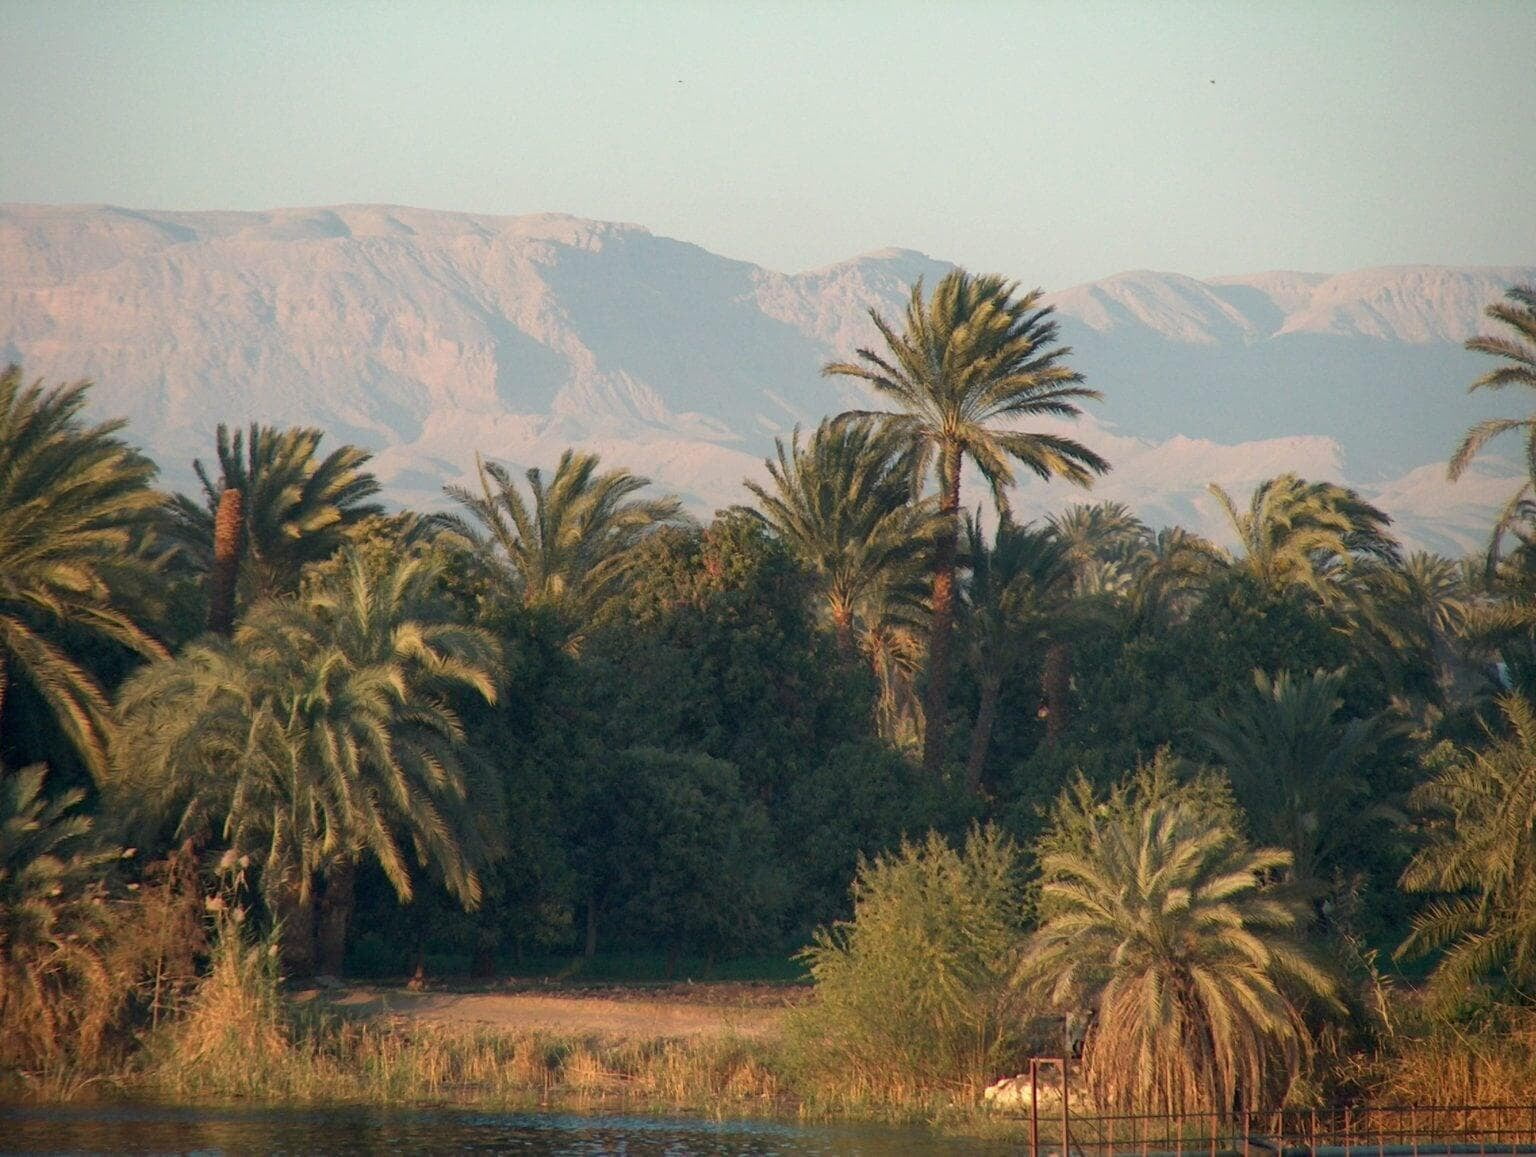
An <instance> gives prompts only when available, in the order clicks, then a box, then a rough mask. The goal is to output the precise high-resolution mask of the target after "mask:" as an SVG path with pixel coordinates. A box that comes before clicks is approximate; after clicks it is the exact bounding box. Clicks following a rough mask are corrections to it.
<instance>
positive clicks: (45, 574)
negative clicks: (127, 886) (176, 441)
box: [0, 365, 165, 777]
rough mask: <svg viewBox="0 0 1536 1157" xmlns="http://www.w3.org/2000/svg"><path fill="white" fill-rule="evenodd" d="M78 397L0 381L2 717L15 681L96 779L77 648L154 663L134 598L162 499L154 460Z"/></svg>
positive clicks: (102, 763)
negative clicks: (111, 647)
mask: <svg viewBox="0 0 1536 1157" xmlns="http://www.w3.org/2000/svg"><path fill="white" fill-rule="evenodd" d="M88 389H89V383H88V382H76V383H74V384H73V385H67V386H55V387H53V388H51V389H46V388H44V386H43V385H42V383H41V382H34V383H33V384H31V385H30V386H29V385H25V384H24V383H23V380H22V376H21V369H20V367H18V366H14V365H13V366H10V367H8V368H7V369H6V370H4V371H3V372H0V719H3V718H4V714H3V713H4V708H5V703H6V692H7V691H8V690H9V689H10V687H11V685H12V683H20V682H25V683H26V684H27V685H28V686H29V688H30V690H31V691H32V692H33V693H35V695H36V697H37V698H38V699H39V700H41V702H42V703H43V704H44V705H45V706H46V708H47V711H48V712H49V713H50V715H51V719H52V722H53V724H54V725H55V726H56V727H57V728H58V730H59V731H60V732H62V734H63V735H64V737H65V738H66V740H67V741H68V743H69V745H70V747H71V748H72V749H73V751H74V752H75V753H77V754H78V757H79V758H80V760H81V761H82V762H83V763H84V765H85V767H86V769H87V770H88V771H89V772H90V773H91V774H92V775H93V776H96V777H100V776H102V775H103V774H104V773H105V771H106V749H107V740H108V732H109V729H110V716H111V712H110V709H109V706H108V703H107V700H106V696H105V694H104V693H103V690H102V687H101V684H100V682H99V681H98V679H97V677H96V675H95V674H93V673H92V671H91V670H90V668H89V661H88V660H87V659H85V658H84V657H83V656H82V655H81V654H80V653H79V647H80V646H81V644H82V642H85V641H107V642H110V643H114V644H117V645H120V646H122V647H125V648H127V649H128V650H130V651H133V652H137V653H138V654H140V655H143V656H146V657H149V658H158V657H163V656H164V654H165V652H164V650H163V648H162V647H161V645H160V644H159V643H158V642H157V641H156V640H155V639H154V638H153V637H152V636H151V635H150V634H149V632H148V631H147V630H146V629H145V626H144V619H145V618H146V617H147V616H146V613H145V612H146V609H147V608H146V607H145V606H144V605H143V603H142V602H141V601H140V600H138V599H136V598H134V594H135V593H136V592H143V591H144V590H145V589H146V588H147V587H148V585H149V583H150V581H151V580H152V578H153V574H154V572H155V570H156V563H155V562H154V560H152V559H151V558H150V557H149V556H148V555H147V554H146V553H145V552H144V551H143V550H141V549H139V547H140V546H141V545H142V540H143V537H144V535H145V533H146V531H147V529H148V528H149V527H150V526H151V524H152V522H153V520H154V518H155V516H156V515H157V513H158V510H159V507H160V503H161V501H162V498H161V496H160V495H159V494H158V493H156V492H155V491H154V490H151V489H150V482H151V481H152V480H153V478H154V475H155V467H154V465H153V463H151V462H150V461H149V460H148V459H147V458H145V457H143V456H142V455H141V454H139V453H138V452H137V451H136V450H134V449H132V448H131V447H129V446H127V445H125V444H124V443H123V442H121V441H120V440H119V439H118V438H117V437H116V434H117V431H118V430H120V429H121V428H122V425H123V424H122V423H121V422H105V423H102V424H100V425H95V426H88V425H86V424H85V423H84V422H83V421H82V420H81V417H80V412H81V410H82V408H83V407H84V405H85V399H86V391H87V390H88ZM13 723H14V720H13ZM4 730H6V729H5V728H3V727H0V731H4ZM11 730H12V733H13V734H14V730H15V729H14V728H12V729H11Z"/></svg>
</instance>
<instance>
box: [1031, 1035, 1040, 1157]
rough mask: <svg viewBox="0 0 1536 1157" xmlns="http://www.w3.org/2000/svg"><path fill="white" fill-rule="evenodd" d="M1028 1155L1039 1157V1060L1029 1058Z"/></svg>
mask: <svg viewBox="0 0 1536 1157" xmlns="http://www.w3.org/2000/svg"><path fill="white" fill-rule="evenodd" d="M1029 1157H1040V1062H1039V1061H1038V1060H1036V1059H1035V1058H1034V1057H1030V1058H1029Z"/></svg>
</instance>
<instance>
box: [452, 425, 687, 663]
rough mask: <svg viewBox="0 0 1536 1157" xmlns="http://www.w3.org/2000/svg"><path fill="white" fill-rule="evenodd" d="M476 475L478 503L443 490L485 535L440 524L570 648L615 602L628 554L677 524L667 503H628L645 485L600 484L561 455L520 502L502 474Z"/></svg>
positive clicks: (594, 468)
mask: <svg viewBox="0 0 1536 1157" xmlns="http://www.w3.org/2000/svg"><path fill="white" fill-rule="evenodd" d="M476 465H477V468H478V471H479V479H480V492H479V493H478V494H476V493H474V492H473V491H470V490H467V489H465V488H464V487H462V486H446V487H444V488H443V489H444V492H445V493H446V494H447V495H448V496H449V497H450V498H452V499H454V500H455V501H456V502H458V503H459V504H460V505H461V506H463V507H464V509H465V510H467V511H468V512H469V514H470V516H471V517H472V518H473V519H474V520H475V522H477V523H478V524H479V526H480V528H481V530H482V531H483V532H484V534H483V535H482V534H481V533H480V532H477V531H476V530H474V529H473V528H472V527H471V526H470V525H469V524H468V523H466V522H465V521H464V520H463V519H462V518H459V517H457V516H451V517H449V518H448V519H447V520H446V521H447V522H448V524H449V525H451V526H453V527H454V528H455V529H457V530H458V531H459V532H460V533H462V534H463V535H464V536H465V537H466V538H468V539H469V540H470V541H471V542H472V543H473V544H474V545H475V546H476V547H477V548H479V549H480V550H481V551H482V552H484V553H486V554H488V555H489V556H491V557H494V558H495V559H497V560H498V562H499V564H500V568H501V574H502V577H503V581H504V582H505V584H506V587H507V589H508V590H509V591H510V592H512V593H513V595H514V596H515V597H516V598H517V599H518V601H520V602H522V603H523V604H524V606H526V607H529V608H531V609H547V610H549V611H552V612H554V613H555V614H556V615H558V616H559V618H560V619H561V620H562V621H563V622H564V623H565V625H566V629H567V631H568V645H570V646H572V647H575V646H578V645H579V643H580V641H581V639H582V637H583V636H584V634H585V632H586V631H587V630H589V629H590V626H591V622H592V620H593V619H594V618H595V617H596V616H597V615H598V614H599V613H600V612H601V611H602V610H603V608H604V607H605V606H606V604H607V603H608V602H609V601H610V600H611V599H613V598H614V597H615V595H617V594H618V593H619V591H620V589H621V588H622V586H623V584H624V582H625V580H626V577H627V575H628V573H629V569H630V566H631V564H632V563H633V561H634V558H635V548H636V547H637V546H638V545H639V544H640V543H641V542H642V541H643V540H644V539H645V537H646V536H647V535H648V534H650V533H651V531H653V530H655V529H656V528H657V527H659V526H664V525H668V524H677V523H680V522H681V521H683V516H682V506H681V504H680V503H679V502H678V500H677V499H676V498H670V497H669V498H655V499H643V500H642V499H637V498H633V497H631V496H632V495H634V494H635V493H636V492H638V491H640V490H643V489H645V487H647V486H648V485H650V480H649V479H647V478H641V477H638V476H637V475H634V474H631V473H630V472H629V471H628V470H624V469H617V470H609V471H606V472H604V473H601V474H600V473H598V457H597V455H596V454H586V453H580V452H578V451H575V450H567V451H566V452H565V453H563V454H562V455H561V456H560V462H559V464H558V465H557V466H556V467H555V473H554V476H553V477H552V478H550V479H549V481H548V483H547V484H546V483H545V480H544V475H543V473H542V471H540V470H539V468H538V467H534V468H532V469H531V470H529V471H528V472H527V474H526V478H527V482H528V497H526V498H525V497H524V496H523V494H522V492H521V491H520V490H519V489H518V487H517V484H516V483H515V482H514V481H513V479H512V476H511V474H509V473H508V472H507V470H506V468H505V467H503V466H500V465H498V464H497V463H495V462H485V461H481V460H479V459H477V460H476Z"/></svg>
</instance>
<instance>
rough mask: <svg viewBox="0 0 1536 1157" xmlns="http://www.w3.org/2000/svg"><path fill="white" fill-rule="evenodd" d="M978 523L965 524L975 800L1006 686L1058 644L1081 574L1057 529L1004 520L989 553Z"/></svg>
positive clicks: (969, 771)
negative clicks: (1037, 650) (1028, 655)
mask: <svg viewBox="0 0 1536 1157" xmlns="http://www.w3.org/2000/svg"><path fill="white" fill-rule="evenodd" d="M979 521H980V520H979V519H967V520H966V528H965V529H966V551H965V560H966V563H967V565H968V567H969V570H970V578H969V581H968V582H967V583H966V584H965V604H964V605H965V610H966V625H967V627H968V631H967V637H968V639H969V641H970V651H971V663H972V666H973V668H974V669H975V672H976V680H977V682H978V684H980V691H981V699H980V703H979V705H978V707H977V710H976V723H975V726H974V727H973V728H972V731H971V750H970V754H969V756H968V758H967V759H966V764H965V773H966V782H967V784H968V785H969V787H970V789H971V791H972V792H973V793H976V792H979V791H980V790H981V773H982V769H983V768H984V767H985V765H986V761H987V748H988V746H989V745H990V742H991V738H992V727H993V724H994V723H995V721H996V718H997V704H998V699H999V698H1000V696H1001V694H1002V689H1003V684H1004V683H1005V682H1007V680H1008V678H1009V675H1010V674H1011V673H1012V671H1013V668H1014V666H1015V665H1016V664H1017V663H1018V661H1019V660H1020V659H1021V658H1022V657H1023V655H1024V653H1025V652H1026V651H1027V650H1028V649H1029V648H1030V647H1034V646H1038V645H1040V644H1042V643H1046V642H1048V641H1051V640H1054V639H1055V638H1056V632H1055V631H1054V630H1053V628H1055V627H1059V626H1060V625H1061V618H1062V615H1063V613H1064V611H1065V609H1066V607H1067V606H1068V604H1069V603H1070V601H1071V599H1072V591H1073V583H1074V581H1075V579H1076V575H1077V573H1078V572H1077V567H1076V566H1075V564H1074V562H1073V559H1072V552H1071V547H1070V546H1069V545H1068V543H1066V542H1065V541H1063V540H1062V538H1061V536H1060V535H1059V534H1057V533H1056V531H1055V530H1054V529H1045V530H1037V529H1035V528H1034V527H1032V526H1028V525H1025V526H1019V525H1017V524H1016V523H1014V522H1013V521H1012V519H1009V518H1004V519H1002V520H1001V521H1000V522H999V523H998V525H997V532H996V534H994V536H993V538H992V542H991V544H990V545H989V544H988V543H987V541H986V538H985V536H984V535H983V534H982V531H981V527H980V525H979Z"/></svg>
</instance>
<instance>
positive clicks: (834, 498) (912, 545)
mask: <svg viewBox="0 0 1536 1157" xmlns="http://www.w3.org/2000/svg"><path fill="white" fill-rule="evenodd" d="M775 446H776V447H777V450H778V460H777V461H776V462H774V461H770V462H768V463H767V466H768V474H769V477H770V478H771V479H772V483H773V490H772V491H771V492H770V491H769V490H768V489H767V488H766V487H764V486H762V485H761V484H760V483H757V482H753V481H750V480H749V481H748V482H747V483H746V487H747V489H748V490H750V491H751V492H752V494H753V495H754V496H755V497H756V498H757V500H758V504H759V508H758V509H757V510H754V511H752V514H753V515H754V516H755V517H757V518H760V519H762V521H763V522H765V523H766V524H767V525H768V526H769V527H771V528H772V530H773V532H774V533H775V534H776V535H777V536H778V537H779V538H780V539H781V540H783V542H784V543H785V544H786V545H787V546H788V547H789V548H790V550H791V551H792V552H793V553H794V555H795V557H796V558H798V559H799V560H800V562H801V564H802V565H803V566H804V567H805V568H806V569H807V570H808V571H809V572H810V573H811V574H812V575H814V576H815V578H816V583H817V586H818V588H819V591H820V594H821V596H822V598H823V599H825V601H826V607H827V613H828V616H829V618H830V619H831V621H832V625H833V628H834V630H835V631H836V632H837V639H838V645H839V647H840V648H841V650H842V651H843V653H844V654H845V655H851V654H852V653H853V648H854V641H855V633H856V631H857V630H858V627H859V624H860V623H866V624H868V623H871V622H873V621H876V620H878V618H879V615H878V614H877V613H874V609H875V608H876V607H878V606H880V605H881V604H882V603H883V602H884V596H886V595H888V593H889V592H890V591H892V590H899V589H904V588H907V587H910V586H912V585H913V584H914V583H915V582H917V581H919V580H921V579H922V578H924V577H926V575H927V569H928V563H929V561H930V558H931V556H932V550H933V546H934V543H935V542H936V541H937V539H938V538H939V536H940V534H941V533H942V531H943V528H944V525H945V524H944V521H943V520H942V519H941V518H940V517H939V516H938V504H937V501H936V500H934V499H925V500H923V501H920V502H915V503H914V502H910V501H909V495H910V491H911V488H912V467H913V462H912V459H913V449H912V447H911V445H910V444H909V443H902V442H898V441H897V440H896V439H895V438H893V437H892V436H891V435H890V433H889V432H886V431H882V430H881V429H879V428H878V427H876V426H875V425H874V424H873V423H870V422H844V423H836V422H830V421H825V422H822V424H821V425H820V426H818V427H817V428H816V432H815V433H814V434H812V435H811V438H810V441H809V443H808V444H807V445H805V446H803V447H802V446H801V444H800V432H799V430H796V431H795V434H794V437H792V438H791V439H790V444H789V448H788V451H787V452H786V449H785V446H784V443H783V442H780V441H777V440H776V441H775Z"/></svg>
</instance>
